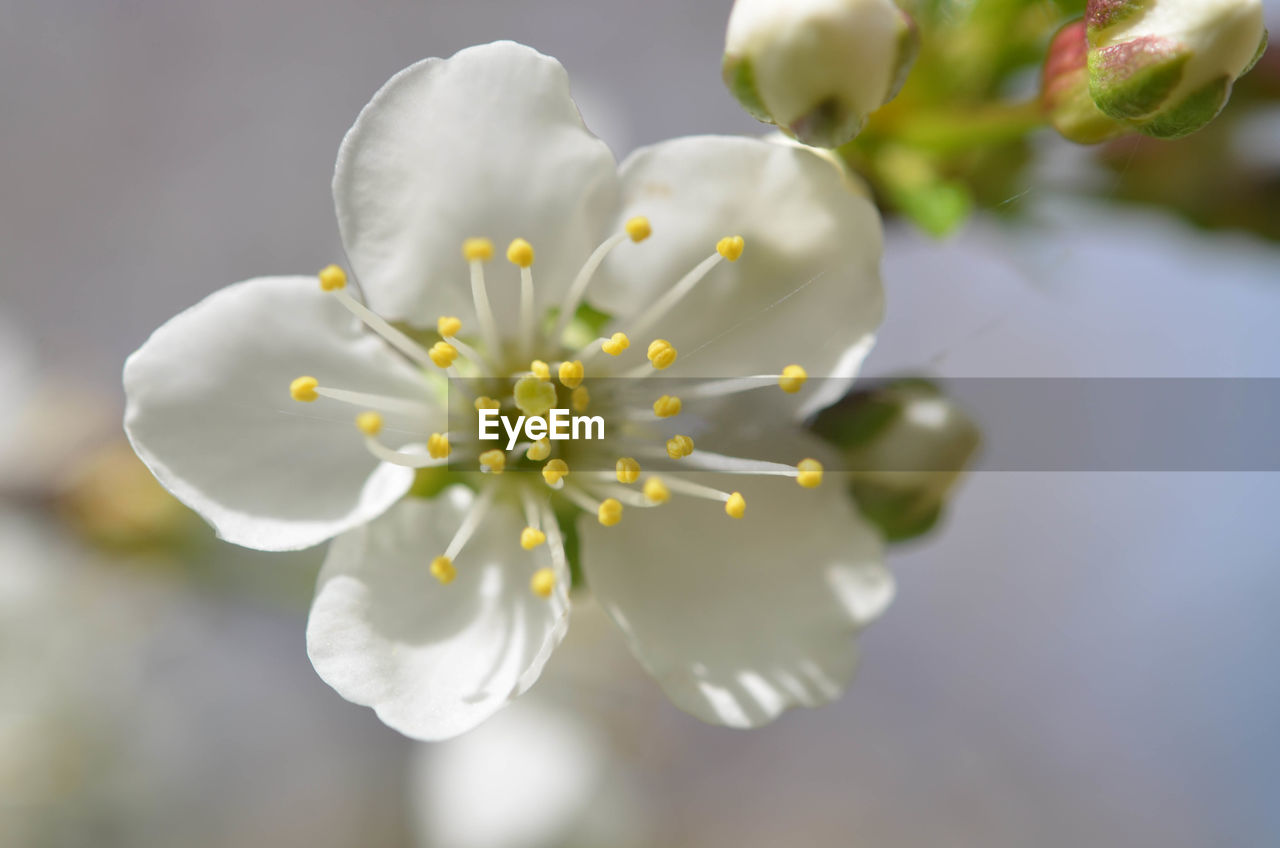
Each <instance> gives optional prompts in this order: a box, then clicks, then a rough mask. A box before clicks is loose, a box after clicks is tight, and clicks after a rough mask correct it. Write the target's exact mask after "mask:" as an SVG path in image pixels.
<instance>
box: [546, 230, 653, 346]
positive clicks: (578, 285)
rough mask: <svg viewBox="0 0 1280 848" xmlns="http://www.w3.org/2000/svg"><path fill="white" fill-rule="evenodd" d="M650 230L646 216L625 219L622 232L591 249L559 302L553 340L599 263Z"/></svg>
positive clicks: (570, 313)
mask: <svg viewBox="0 0 1280 848" xmlns="http://www.w3.org/2000/svg"><path fill="white" fill-rule="evenodd" d="M652 232H653V230H652V228H651V227H650V226H649V219H648V218H643V217H637V218H632V219H630V220H629V221H627V223H626V227H625V229H624V231H623V232H621V233H618V234H617V235H613V236H610V237H609V238H607V239H605V240H604V242H603V243H601V245H600V246H599V247H597V248H596V249H595V250H594V251H592V253H591V255H590V256H589V257H587V261H586V262H584V263H583V265H582V268H581V269H580V270H579V271H578V276H576V277H574V278H573V283H572V284H571V285H570V286H569V290H568V291H567V292H565V295H564V300H563V301H561V303H560V315H559V316H558V317H557V318H556V325H555V329H553V330H552V331H551V338H552V339H553V340H554V339H559V338H560V336H561V335H563V334H564V328H565V327H567V326H569V322H570V321H572V320H573V316H574V315H575V314H576V313H577V311H578V305H579V304H581V303H582V298H583V296H584V295H585V294H586V293H587V286H588V285H590V284H591V278H592V277H593V276H594V275H595V273H596V271H597V270H599V268H600V264H601V263H602V262H604V259H605V257H606V256H608V255H609V253H610V252H611V251H612V250H613V249H614V248H615V247H617V246H618V245H620V244H622V243H623V242H624V241H626V240H627V239H631V240H632V241H633V242H636V243H639V242H642V241H644V240H645V239H647V238H648V237H649V235H650V234H651V233H652Z"/></svg>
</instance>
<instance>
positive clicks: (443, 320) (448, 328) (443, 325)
mask: <svg viewBox="0 0 1280 848" xmlns="http://www.w3.org/2000/svg"><path fill="white" fill-rule="evenodd" d="M461 331H462V319H460V318H454V317H453V316H452V315H441V316H440V317H439V318H437V319H436V332H438V333H439V334H440V335H442V336H456V335H458V333H460V332H461Z"/></svg>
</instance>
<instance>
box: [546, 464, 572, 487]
mask: <svg viewBox="0 0 1280 848" xmlns="http://www.w3.org/2000/svg"><path fill="white" fill-rule="evenodd" d="M568 473H569V463H567V462H565V461H564V460H563V459H553V460H551V461H550V462H548V463H547V464H546V465H544V466H542V479H543V480H546V481H547V485H548V486H554V485H555V484H556V483H559V482H560V481H561V480H562V479H564V477H565V476H566V475H567V474H568Z"/></svg>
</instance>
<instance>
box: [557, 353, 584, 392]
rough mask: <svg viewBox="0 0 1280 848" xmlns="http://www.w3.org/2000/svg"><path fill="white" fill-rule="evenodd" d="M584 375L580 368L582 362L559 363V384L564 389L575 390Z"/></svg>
mask: <svg viewBox="0 0 1280 848" xmlns="http://www.w3.org/2000/svg"><path fill="white" fill-rule="evenodd" d="M585 375H586V372H585V370H584V369H583V367H582V360H577V359H576V360H574V361H572V362H561V363H560V368H559V374H558V376H559V377H560V383H561V384H562V385H563V386H564V387H565V388H566V389H576V388H578V385H579V384H580V383H581V382H582V379H583V377H584V376H585Z"/></svg>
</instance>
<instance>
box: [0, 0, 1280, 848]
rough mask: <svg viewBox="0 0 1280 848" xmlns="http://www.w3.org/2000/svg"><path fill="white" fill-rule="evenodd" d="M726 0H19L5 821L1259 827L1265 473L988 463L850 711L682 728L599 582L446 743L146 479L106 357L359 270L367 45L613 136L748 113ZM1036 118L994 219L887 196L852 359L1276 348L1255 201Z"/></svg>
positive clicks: (1262, 113)
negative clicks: (1096, 145)
mask: <svg viewBox="0 0 1280 848" xmlns="http://www.w3.org/2000/svg"><path fill="white" fill-rule="evenodd" d="M730 5H731V4H730V2H729V0H715V2H712V0H698V2H690V1H689V0H649V2H644V3H636V2H623V0H590V2H568V0H555V2H533V0H504V1H503V2H499V0H452V2H409V0H362V2H339V0H328V2H315V1H314V0H312V2H303V0H219V2H196V0H183V2H173V0H25V2H24V1H23V0H0V419H2V420H0V493H2V494H3V501H0V793H2V794H0V844H3V845H4V846H6V848H7V846H9V845H13V846H27V845H57V846H64V845H75V846H80V845H84V846H90V845H91V846H173V845H182V846H191V847H192V848H203V846H210V847H212V846H246V845H254V846H256V845H264V846H267V845H282V846H284V845H288V846H292V845H307V846H309V847H310V848H326V846H335V847H336V846H350V845H361V846H366V848H375V846H376V847H377V848H381V846H405V845H424V846H425V845H430V846H436V845H438V846H444V848H449V846H497V845H516V846H523V845H529V846H532V845H557V844H563V845H583V846H587V845H663V846H678V845H697V846H709V847H710V848H717V847H718V846H726V848H728V846H772V845H779V844H788V845H832V846H836V845H839V846H848V845H858V846H861V845H866V846H877V848H897V847H898V846H928V845H947V846H974V847H975V848H978V847H979V846H981V848H1015V846H1027V845H1035V846H1041V848H1055V846H1062V848H1076V846H1080V845H1126V846H1160V848H1183V847H1184V846H1185V848H1192V847H1193V846H1206V845H1251V846H1253V845H1256V846H1262V845H1272V844H1280V804H1278V803H1277V798H1280V721H1277V707H1276V705H1277V703H1280V663H1277V661H1276V656H1277V651H1278V650H1280V617H1278V616H1277V614H1276V609H1277V607H1278V606H1280V522H1277V521H1276V520H1275V513H1276V510H1277V507H1278V506H1280V476H1277V475H1267V474H1208V473H1205V474H1186V473H1179V474H1171V473H1162V474H1160V473H1149V474H1131V473H1106V474H1100V473H1093V474H1086V473H1071V474H1068V473H1059V474H1033V473H1021V474H1018V473H1001V474H996V473H978V474H974V475H972V476H970V477H969V478H968V479H967V481H966V482H965V483H964V485H963V486H962V488H961V489H960V491H959V493H958V495H957V497H956V499H955V502H954V503H953V504H952V505H951V507H950V510H949V512H948V515H947V518H946V521H945V523H944V525H943V526H942V527H941V528H940V529H939V530H938V531H937V532H936V533H934V534H933V535H932V536H930V537H928V538H927V539H925V540H924V541H921V542H917V543H913V544H911V545H908V546H904V547H902V548H896V549H895V550H894V552H893V555H892V558H891V566H892V568H893V570H894V572H895V574H896V575H897V578H898V580H899V585H900V591H899V596H898V599H897V601H896V602H895V604H894V605H893V607H892V608H891V609H890V611H889V613H888V614H887V615H886V617H885V618H884V619H883V620H882V621H881V622H880V623H878V624H877V625H876V626H874V627H873V628H871V630H870V631H869V632H868V633H866V634H865V635H864V637H863V641H862V643H861V644H862V646H863V665H862V668H861V671H860V675H859V678H858V680H857V681H856V682H855V685H854V687H853V689H852V690H851V691H850V693H849V694H848V695H847V696H846V697H845V698H844V699H843V700H842V701H840V702H839V703H837V704H835V705H833V706H830V707H827V708H824V709H822V710H818V711H801V712H793V713H790V714H788V715H787V716H785V717H784V718H783V719H782V720H780V721H779V722H777V723H776V724H775V725H772V726H770V727H768V728H765V729H762V730H758V731H753V732H740V731H731V730H726V729H721V728H714V727H708V726H704V725H701V724H699V723H698V722H696V721H695V720H694V719H692V718H689V717H687V716H685V715H683V714H682V713H680V712H678V711H677V710H675V709H674V708H673V707H671V706H670V705H668V704H667V703H666V702H665V701H664V700H663V699H662V697H661V695H660V693H659V692H658V691H657V688H656V686H655V685H654V684H652V683H651V682H650V681H649V680H647V679H646V678H645V677H644V676H643V674H642V673H641V672H640V671H639V668H638V667H637V666H636V664H635V663H634V661H633V660H632V659H631V658H630V657H629V656H628V655H627V653H626V651H625V649H623V648H622V646H621V644H620V641H619V640H618V638H617V637H616V635H615V634H614V633H612V632H610V631H609V630H608V629H607V628H605V627H603V626H601V625H600V623H599V622H598V621H595V618H596V617H597V616H596V614H594V613H593V611H591V610H590V609H586V610H584V611H583V614H582V616H581V619H582V622H581V626H579V625H578V624H575V627H574V634H573V636H571V639H572V640H573V645H572V646H571V648H570V649H567V650H566V651H564V652H562V653H563V656H560V655H558V656H557V657H556V658H555V659H554V660H553V662H552V665H551V670H550V672H549V677H548V679H546V680H544V682H542V683H541V684H540V685H539V686H537V687H535V690H534V693H533V697H531V698H530V704H529V705H528V706H527V707H524V708H521V707H519V706H518V707H517V708H513V709H512V710H510V711H509V713H504V714H503V718H502V719H501V721H495V722H494V726H493V727H492V728H488V727H486V728H482V729H481V731H478V732H477V733H475V734H472V735H469V736H467V737H464V738H463V739H462V740H459V741H457V742H453V743H447V744H445V745H440V746H435V747H426V746H420V745H417V744H415V743H412V742H410V741H408V740H406V739H404V738H402V737H400V736H399V735H398V734H396V733H395V732H393V731H391V730H389V729H387V728H385V727H383V726H382V725H381V724H380V723H379V722H378V721H377V720H376V719H375V718H374V716H373V714H372V713H371V712H370V711H368V710H366V709H363V708H360V707H356V706H353V705H350V704H348V703H346V702H344V701H342V700H341V699H340V698H339V697H338V696H337V695H336V694H335V693H333V692H332V691H331V690H329V689H328V688H327V687H326V686H325V685H324V684H323V683H322V682H321V681H320V680H319V679H318V678H317V677H316V676H315V674H314V672H313V671H312V669H311V667H310V664H309V662H308V661H307V657H306V652H305V645H304V640H303V627H304V620H305V614H306V608H307V605H308V603H309V600H310V591H311V585H312V581H313V580H314V575H315V571H316V568H317V567H318V564H319V560H320V558H321V556H322V552H320V551H312V552H306V553H303V554H299V555H297V556H286V557H269V556H265V555H256V554H253V553H250V552H243V551H238V550H235V549H231V548H229V547H226V546H223V545H221V544H219V543H216V542H214V541H213V540H212V539H210V538H208V534H207V533H204V532H202V530H201V529H200V528H199V527H198V526H196V525H193V524H191V523H190V522H191V519H190V518H189V517H187V516H186V515H185V514H184V513H182V512H181V510H177V509H175V508H174V507H173V506H172V504H170V503H169V502H168V501H166V500H165V499H164V498H162V497H159V496H158V495H155V493H154V492H152V491H151V490H150V489H148V487H147V480H146V478H142V479H140V480H139V479H134V478H133V477H131V472H130V469H131V468H132V466H131V465H130V459H129V456H128V455H127V454H121V453H119V452H118V451H117V450H116V449H115V448H113V447H112V446H113V445H117V444H118V440H119V438H120V431H119V423H118V422H119V414H120V412H121V406H122V398H121V393H120V388H119V372H120V367H121V364H122V362H123V360H124V358H125V356H126V355H127V354H128V353H129V352H130V351H132V350H133V349H134V348H135V347H137V346H138V345H139V344H140V343H141V342H142V341H143V339H145V338H146V336H147V334H148V333H149V332H150V331H151V330H152V329H154V328H155V327H156V326H158V325H159V324H160V323H161V322H163V321H164V320H165V319H167V318H168V317H170V316H171V315H173V314H174V313H176V312H178V311H179V310H181V309H183V308H185V307H186V306H188V305H190V304H192V303H194V302H195V301H197V300H198V299H200V298H201V297H203V296H204V295H206V294H208V293H209V292H212V291H213V290H215V289H216V288H219V287H221V286H223V285H226V284H227V283H230V282H233V281H236V280H240V279H245V278H248V277H251V276H257V275H262V274H273V273H296V272H308V271H310V270H312V269H315V268H319V267H321V266H323V265H325V264H327V263H329V262H330V261H340V259H341V252H340V244H339V240H338V236H337V229H336V225H335V222H334V218H333V212H332V206H331V201H330V195H329V178H330V175H331V173H332V166H333V157H334V154H335V152H336V149H337V146H338V142H339V140H340V139H341V137H342V134H343V132H344V131H345V130H346V128H347V127H348V126H349V125H350V123H351V121H352V120H353V119H354V116H355V115H356V113H357V112H358V110H359V109H360V107H361V106H362V105H363V104H364V102H365V101H366V100H367V99H368V97H369V96H370V95H371V94H372V92H373V91H374V90H376V88H377V87H378V86H379V85H380V84H381V83H382V82H383V81H385V80H386V79H387V78H388V77H389V76H390V75H391V74H392V73H394V72H395V71H396V70H398V69H400V68H401V67H403V66H405V65H408V64H410V63H412V62H413V61H416V60H417V59H419V58H422V57H424V56H429V55H449V54H451V53H453V52H454V51H456V50H458V49H460V48H462V47H464V46H467V45H470V44H473V43H478V42H483V41H490V40H493V39H497V38H513V39H516V40H519V41H523V42H525V43H528V44H531V45H533V46H535V47H537V48H539V49H541V50H542V51H544V52H547V53H550V54H552V55H555V56H557V57H558V58H560V59H561V60H562V61H563V62H564V64H565V65H566V66H567V68H568V70H569V72H570V75H571V78H572V80H573V84H574V90H575V95H576V96H577V98H578V99H579V102H580V105H581V107H582V110H583V112H584V115H585V117H586V119H587V122H588V124H589V125H590V126H591V127H592V128H593V129H594V130H595V131H596V132H597V133H598V134H600V135H601V136H602V137H603V138H605V140H607V141H608V142H609V143H610V144H611V145H612V146H613V148H614V150H615V152H616V153H617V154H618V155H619V156H622V155H625V154H626V153H627V152H628V151H630V150H632V149H634V148H635V147H637V146H640V145H643V144H647V143H651V142H654V141H658V140H660V139H663V138H667V137H669V136H673V135H681V134H689V133H701V132H746V133H756V132H759V131H760V130H761V127H760V126H759V125H758V124H756V123H755V122H753V121H752V120H751V119H749V118H748V117H746V116H745V115H744V114H742V113H741V111H740V109H739V107H738V106H737V104H736V103H735V102H734V101H733V100H732V99H731V98H730V97H729V95H728V94H727V93H726V92H725V91H724V90H723V87H722V85H721V83H720V79H719V56H720V49H721V43H722V35H723V28H724V23H725V20H726V18H727V15H728V10H729V6H730ZM1268 8H1269V17H1270V20H1271V22H1272V27H1273V29H1274V28H1275V27H1276V26H1277V25H1280V8H1278V7H1277V4H1276V3H1270V4H1269V7H1268ZM1271 58H1274V51H1273V54H1272V57H1271ZM1232 108H1235V104H1234V103H1233V105H1232V106H1231V107H1228V109H1229V110H1230V109H1232ZM1250 121H1251V122H1250V123H1249V125H1248V126H1247V127H1246V128H1245V129H1243V130H1241V131H1240V132H1239V133H1237V134H1236V135H1235V136H1233V139H1234V140H1233V142H1232V143H1233V144H1234V145H1235V146H1234V147H1232V148H1230V150H1229V151H1228V153H1227V154H1225V155H1224V160H1223V170H1224V172H1226V171H1229V170H1231V169H1230V168H1228V167H1227V166H1228V165H1230V166H1232V167H1233V168H1234V167H1236V166H1238V165H1239V164H1240V163H1242V162H1243V163H1246V164H1248V165H1249V167H1250V168H1251V169H1253V172H1255V173H1259V174H1262V175H1263V176H1262V179H1269V180H1270V181H1271V183H1270V184H1271V185H1272V186H1274V185H1275V184H1276V182H1277V181H1278V180H1280V111H1277V110H1275V109H1273V110H1272V111H1270V112H1267V111H1266V110H1256V114H1251V118H1250ZM1246 130H1247V131H1246ZM1036 144H1037V145H1038V147H1037V154H1038V156H1039V157H1040V160H1041V162H1042V164H1041V165H1040V166H1038V167H1037V168H1035V169H1032V170H1029V171H1027V172H1025V173H1024V174H1023V176H1022V177H1021V178H1020V179H1021V181H1022V184H1021V185H1020V186H1019V188H1018V190H1017V191H1016V192H1011V193H1010V195H1009V197H1008V202H1007V203H1006V204H1003V207H1004V208H1002V209H999V210H997V212H998V214H995V213H983V214H980V215H977V216H975V217H974V218H973V219H972V220H971V221H970V222H969V223H968V224H967V225H966V226H965V227H964V228H963V229H962V230H961V231H960V232H959V233H958V234H956V235H955V236H953V237H952V238H950V239H948V240H945V241H939V240H935V239H932V238H930V237H928V236H925V235H922V234H920V233H919V232H917V231H916V230H914V229H913V228H911V227H910V226H908V225H906V224H903V223H901V222H890V225H889V232H888V239H887V246H886V257H885V265H884V268H885V283H886V287H887V290H888V296H889V317H888V321H887V323H886V325H885V327H884V330H883V333H882V334H881V342H880V346H879V347H878V349H877V350H876V352H875V353H874V354H873V357H872V359H871V360H870V362H869V363H868V369H869V371H870V372H871V373H874V374H877V375H893V374H898V373H903V372H911V373H922V372H923V373H934V374H939V375H943V376H955V377H969V376H980V377H991V376H1020V377H1059V376H1072V377H1081V376H1085V377H1095V376H1096V377H1112V376H1125V377H1178V376H1197V377H1216V376H1224V377H1225V376H1251V377H1280V332H1277V330H1276V327H1277V326H1278V325H1280V245H1277V243H1276V242H1274V241H1268V240H1267V239H1266V238H1264V237H1263V236H1261V235H1258V234H1256V233H1250V232H1248V231H1247V230H1249V229H1253V230H1263V231H1265V230H1266V227H1267V226H1268V225H1270V226H1273V225H1274V223H1275V222H1274V220H1271V221H1268V220H1261V221H1254V222H1253V224H1255V225H1256V226H1250V227H1244V228H1242V227H1234V228H1233V227H1227V228H1219V229H1216V230H1212V231H1210V230H1205V229H1198V228H1196V227H1194V226H1193V225H1192V224H1191V223H1189V222H1187V221H1186V220H1185V219H1183V218H1179V217H1177V216H1175V215H1173V214H1171V213H1168V212H1163V211H1159V210H1157V209H1154V208H1152V207H1151V206H1149V205H1142V204H1136V203H1132V202H1129V201H1130V198H1129V195H1130V194H1132V193H1133V192H1132V190H1133V185H1132V183H1133V179H1131V178H1132V177H1134V176H1135V175H1137V174H1141V173H1142V171H1141V169H1142V168H1143V167H1144V163H1145V162H1146V159H1144V158H1142V157H1139V158H1137V159H1136V160H1134V159H1133V158H1132V157H1131V161H1130V164H1128V165H1125V164H1124V163H1123V162H1121V164H1120V165H1119V166H1115V164H1114V163H1111V164H1110V165H1108V163H1107V162H1106V161H1105V158H1100V157H1098V156H1096V155H1095V154H1094V153H1092V152H1088V151H1083V150H1081V149H1077V148H1073V147H1071V146H1070V145H1068V144H1066V143H1065V142H1062V141H1060V140H1057V139H1055V138H1054V137H1053V136H1052V134H1051V133H1048V132H1046V133H1042V134H1041V135H1040V136H1037V140H1036ZM1135 162H1136V164H1135ZM1165 173H1166V174H1167V175H1168V179H1169V181H1171V182H1177V179H1176V178H1177V177H1178V172H1177V163H1176V160H1175V162H1174V164H1173V165H1172V166H1171V168H1170V169H1166V171H1165ZM1158 182H1159V181H1158ZM1162 184H1163V183H1162ZM517 188H518V187H517ZM1213 199H1214V202H1215V203H1216V204H1217V208H1220V209H1226V210H1228V212H1229V211H1230V210H1232V209H1233V208H1235V207H1233V205H1232V201H1231V194H1230V192H1229V191H1228V192H1227V194H1226V196H1225V197H1224V196H1223V194H1222V192H1221V191H1219V192H1218V193H1217V194H1215V195H1214V198H1213ZM1192 206H1193V207H1194V204H1192ZM1264 208H1265V207H1264ZM1270 208H1271V209H1272V210H1274V208H1275V207H1274V206H1272V207H1270ZM1227 217H1228V218H1229V217H1230V216H1227ZM1202 223H1203V222H1202ZM1229 223H1238V222H1235V221H1229ZM1080 414H1081V416H1086V415H1087V414H1088V412H1087V410H1081V412H1080ZM122 504H123V505H122ZM131 528H134V529H141V530H146V531H148V532H150V531H153V530H154V529H155V528H164V529H165V532H170V533H172V539H169V540H168V543H166V544H151V545H141V546H140V545H139V544H138V543H137V542H138V540H137V538H134V536H131V535H130V530H131ZM153 541H154V540H153ZM162 541H163V540H162ZM148 548H150V549H148ZM517 710H519V711H517Z"/></svg>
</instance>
